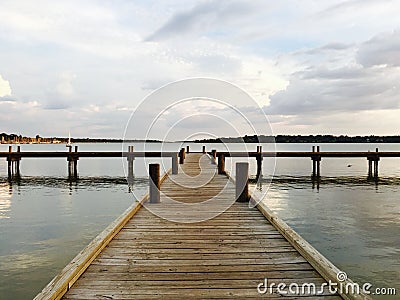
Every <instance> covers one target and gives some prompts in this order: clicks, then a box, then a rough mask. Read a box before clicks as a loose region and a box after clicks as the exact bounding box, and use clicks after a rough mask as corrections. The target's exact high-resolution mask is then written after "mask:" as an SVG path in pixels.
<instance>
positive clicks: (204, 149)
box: [203, 146, 206, 154]
mask: <svg viewBox="0 0 400 300" xmlns="http://www.w3.org/2000/svg"><path fill="white" fill-rule="evenodd" d="M203 154H206V146H203Z"/></svg>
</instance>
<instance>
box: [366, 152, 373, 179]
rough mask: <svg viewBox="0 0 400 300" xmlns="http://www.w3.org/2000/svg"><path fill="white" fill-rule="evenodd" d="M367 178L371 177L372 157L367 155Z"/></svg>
mask: <svg viewBox="0 0 400 300" xmlns="http://www.w3.org/2000/svg"><path fill="white" fill-rule="evenodd" d="M367 159H368V178H372V158H371V157H368V158H367Z"/></svg>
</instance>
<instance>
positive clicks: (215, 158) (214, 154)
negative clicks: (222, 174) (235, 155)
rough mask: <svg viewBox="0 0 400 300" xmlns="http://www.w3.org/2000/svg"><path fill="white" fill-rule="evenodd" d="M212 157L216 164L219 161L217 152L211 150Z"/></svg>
mask: <svg viewBox="0 0 400 300" xmlns="http://www.w3.org/2000/svg"><path fill="white" fill-rule="evenodd" d="M211 155H212V157H213V159H214V163H215V162H216V161H217V150H215V149H212V150H211Z"/></svg>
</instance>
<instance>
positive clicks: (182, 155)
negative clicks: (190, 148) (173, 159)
mask: <svg viewBox="0 0 400 300" xmlns="http://www.w3.org/2000/svg"><path fill="white" fill-rule="evenodd" d="M184 162H185V148H182V149H181V151H179V164H181V165H183V163H184Z"/></svg>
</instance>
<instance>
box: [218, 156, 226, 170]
mask: <svg viewBox="0 0 400 300" xmlns="http://www.w3.org/2000/svg"><path fill="white" fill-rule="evenodd" d="M218 174H220V175H221V174H222V175H225V174H226V172H225V156H224V155H223V154H220V155H218Z"/></svg>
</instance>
